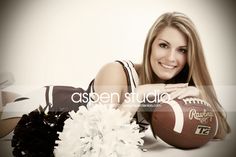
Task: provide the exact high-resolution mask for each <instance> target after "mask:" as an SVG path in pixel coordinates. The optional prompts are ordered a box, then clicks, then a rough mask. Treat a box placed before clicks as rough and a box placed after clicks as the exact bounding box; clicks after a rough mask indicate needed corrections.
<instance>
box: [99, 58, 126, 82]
mask: <svg viewBox="0 0 236 157" xmlns="http://www.w3.org/2000/svg"><path fill="white" fill-rule="evenodd" d="M125 83H126V75H125V72H124V70H123V66H122V65H121V64H120V63H118V62H109V63H107V64H105V65H103V66H102V68H101V69H100V70H99V71H98V73H97V75H96V77H95V84H99V85H101V84H102V85H105V84H106V85H112V84H114V85H116V84H125Z"/></svg>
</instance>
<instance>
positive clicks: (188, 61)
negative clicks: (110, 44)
mask: <svg viewBox="0 0 236 157" xmlns="http://www.w3.org/2000/svg"><path fill="white" fill-rule="evenodd" d="M154 91H159V93H168V95H169V96H170V98H171V99H174V98H183V97H186V96H197V97H201V98H202V99H204V100H206V101H208V102H209V103H210V104H211V105H212V107H213V109H214V110H215V111H216V115H217V117H218V130H217V134H216V135H215V138H218V139H223V138H224V137H225V136H226V134H227V133H229V132H230V127H229V125H228V123H227V121H226V114H225V112H224V110H223V108H222V106H221V105H220V103H219V101H218V99H217V97H216V93H215V90H214V87H213V84H212V80H211V77H210V75H209V72H208V70H207V66H206V63H205V59H204V54H203V48H202V45H201V42H200V39H199V36H198V33H197V31H196V28H195V26H194V24H193V23H192V21H191V20H190V19H189V18H188V17H187V16H186V15H184V14H182V13H177V12H173V13H165V14H163V15H161V16H160V17H159V18H158V19H157V20H156V22H155V23H154V24H153V26H152V27H151V29H150V30H149V33H148V35H147V39H146V42H145V46H144V54H143V62H142V63H141V64H135V65H134V64H133V63H131V62H130V61H128V62H126V61H116V62H112V63H108V64H106V65H105V66H104V67H103V68H102V69H101V70H100V71H99V72H98V74H97V76H96V77H95V79H94V80H93V81H92V83H91V84H90V86H89V88H88V90H86V91H84V90H82V89H81V88H73V87H61V86H59V87H56V86H55V87H50V86H48V87H46V90H43V91H42V92H45V94H43V95H45V96H46V98H45V100H46V103H45V104H46V106H41V109H40V111H39V112H37V113H31V114H30V115H24V116H23V117H22V118H21V121H20V122H19V123H18V126H17V127H16V129H15V131H14V133H15V135H14V136H13V140H12V143H13V147H15V149H14V151H13V152H14V153H15V154H16V156H17V155H19V154H21V152H22V151H21V150H23V149H27V148H25V145H24V144H22V143H24V142H26V143H27V141H28V140H30V141H31V143H32V141H33V139H32V138H34V137H31V136H30V138H27V137H25V136H29V134H30V133H31V131H34V130H37V129H39V130H40V132H43V130H42V128H45V130H44V132H43V134H42V136H46V135H47V134H49V133H51V134H53V135H54V134H55V133H56V132H57V131H58V130H57V128H55V129H54V128H53V129H54V130H51V132H49V131H48V130H47V128H48V126H45V124H47V121H48V120H51V121H50V123H49V124H51V123H53V122H54V121H55V122H56V123H58V124H57V125H55V126H59V128H60V129H62V128H63V121H64V120H65V119H66V115H62V116H61V120H59V122H60V124H59V122H58V115H56V116H54V115H53V114H57V111H60V112H61V111H62V110H61V109H63V111H69V110H72V109H73V108H74V109H76V108H77V109H78V106H77V104H76V103H75V101H76V100H77V99H76V98H74V97H73V96H74V94H73V93H76V92H80V93H84V92H89V93H96V95H98V96H100V100H99V101H101V102H102V103H112V104H115V108H119V109H121V110H124V111H127V112H131V116H132V117H133V118H134V119H135V120H136V121H137V123H138V124H139V125H140V130H141V131H143V130H146V129H147V126H148V125H149V123H148V122H150V119H149V118H148V117H150V115H151V114H152V112H149V111H148V108H145V107H140V104H141V103H140V102H142V100H144V99H143V98H144V97H145V95H148V94H149V93H151V92H154ZM127 93H129V94H127ZM130 93H133V94H136V95H138V96H136V97H133V94H130ZM104 94H106V95H104ZM72 95H73V96H72ZM108 95H110V96H111V97H109V96H108ZM93 96H94V95H93ZM50 97H53V98H50ZM101 98H102V99H101ZM71 99H72V101H71ZM97 99H98V97H92V100H93V101H95V100H97ZM51 100H53V101H52V102H50V101H51ZM127 100H129V101H127ZM61 102H63V103H61ZM41 104H44V103H41ZM68 104H69V105H68ZM31 105H33V104H31ZM36 105H37V104H36ZM60 105H64V106H60ZM65 105H66V106H65ZM80 105H86V103H85V104H80ZM33 109H35V108H34V107H33ZM43 109H46V110H49V111H50V110H51V111H52V112H53V114H52V115H50V117H48V116H46V118H45V115H44V114H43V113H42V112H41V111H42V110H43ZM143 109H144V112H143ZM146 109H147V111H146ZM31 111H32V110H31ZM60 115H61V114H60ZM19 116H21V115H19ZM28 117H33V118H28ZM55 117H57V118H55ZM144 117H145V118H144ZM8 118H9V117H8ZM35 118H36V121H37V122H38V121H44V123H40V124H41V125H42V127H40V126H38V125H34V122H31V120H32V119H33V120H34V119H35ZM19 119H20V118H13V119H5V120H2V121H0V128H5V129H4V130H2V131H1V132H0V137H1V136H4V135H6V134H8V133H9V131H11V130H12V128H14V126H15V125H16V123H17V122H18V120H19ZM13 120H14V121H13ZM10 122H12V123H11V125H10V126H9V124H10ZM29 124H30V126H29ZM6 126H8V127H6ZM25 126H27V127H25ZM22 129H23V130H24V131H25V133H22ZM60 131H61V130H60ZM28 132H29V133H28ZM51 134H50V135H48V137H50V141H51V143H50V144H49V142H48V141H49V139H48V138H37V139H35V140H37V141H38V140H41V139H47V140H46V141H40V142H41V143H43V145H46V146H47V147H45V150H42V151H41V150H40V152H37V153H46V154H47V153H49V154H51V153H52V152H53V148H54V142H55V138H56V136H55V138H52V137H54V136H52V135H51ZM37 136H38V135H37ZM51 138H52V139H51ZM21 142H22V143H21ZM33 143H38V142H33ZM31 147H32V148H37V145H35V146H31ZM49 147H50V148H49ZM36 150H37V151H38V149H33V152H34V151H36ZM14 153H13V154H14ZM31 153H32V152H31ZM35 153H36V152H35ZM37 153H36V154H37Z"/></svg>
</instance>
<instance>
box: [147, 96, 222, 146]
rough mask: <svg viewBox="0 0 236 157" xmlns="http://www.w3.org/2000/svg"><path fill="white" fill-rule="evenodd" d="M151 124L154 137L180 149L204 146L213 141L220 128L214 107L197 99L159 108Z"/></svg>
mask: <svg viewBox="0 0 236 157" xmlns="http://www.w3.org/2000/svg"><path fill="white" fill-rule="evenodd" d="M151 123H152V130H153V133H154V134H155V136H158V137H159V138H160V139H162V140H163V141H164V142H166V143H167V144H169V145H172V146H175V147H178V148H181V149H193V148H198V147H201V146H203V145H204V144H206V143H207V142H208V141H209V140H211V139H212V138H213V137H214V135H215V134H216V131H217V125H218V122H217V117H216V115H215V113H214V110H213V109H212V107H211V105H210V104H209V103H207V102H206V101H204V100H202V99H199V98H196V97H186V98H183V99H173V100H171V101H168V102H165V103H160V104H158V105H157V106H156V108H155V109H154V111H153V113H152V121H151Z"/></svg>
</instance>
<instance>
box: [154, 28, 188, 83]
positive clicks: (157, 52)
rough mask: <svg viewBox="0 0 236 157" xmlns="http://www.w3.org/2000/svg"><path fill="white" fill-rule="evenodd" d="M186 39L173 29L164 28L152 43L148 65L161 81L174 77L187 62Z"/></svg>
mask: <svg viewBox="0 0 236 157" xmlns="http://www.w3.org/2000/svg"><path fill="white" fill-rule="evenodd" d="M187 46H188V45H187V37H186V36H185V35H184V34H183V33H182V32H180V31H179V30H178V29H176V28H173V27H166V28H164V29H163V30H162V31H161V32H160V33H159V34H158V35H157V37H156V38H155V40H154V41H153V43H152V49H151V57H150V63H151V67H152V70H153V71H154V73H155V74H156V75H157V76H158V78H159V79H160V80H162V81H167V80H169V79H171V78H173V77H175V76H176V75H177V74H178V73H179V72H180V71H181V70H182V69H183V67H184V66H185V64H186V62H187V51H188V50H187Z"/></svg>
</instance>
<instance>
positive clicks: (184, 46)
mask: <svg viewBox="0 0 236 157" xmlns="http://www.w3.org/2000/svg"><path fill="white" fill-rule="evenodd" d="M158 40H161V41H164V42H166V43H167V44H168V45H170V43H169V42H168V41H166V40H164V39H158ZM179 47H181V48H187V45H183V46H179Z"/></svg>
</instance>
